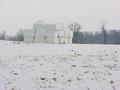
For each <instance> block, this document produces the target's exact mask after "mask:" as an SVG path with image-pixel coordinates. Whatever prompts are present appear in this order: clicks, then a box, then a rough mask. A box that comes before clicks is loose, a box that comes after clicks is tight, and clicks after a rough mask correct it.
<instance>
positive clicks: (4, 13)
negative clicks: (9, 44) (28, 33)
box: [0, 0, 120, 34]
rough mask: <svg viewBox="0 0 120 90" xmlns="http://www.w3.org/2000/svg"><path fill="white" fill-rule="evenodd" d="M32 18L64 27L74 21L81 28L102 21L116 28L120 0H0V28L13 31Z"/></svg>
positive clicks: (93, 27)
mask: <svg viewBox="0 0 120 90" xmlns="http://www.w3.org/2000/svg"><path fill="white" fill-rule="evenodd" d="M36 20H44V21H46V22H48V23H64V24H65V26H67V25H68V24H69V23H71V22H72V21H77V22H79V23H80V24H81V25H82V26H83V30H96V29H98V26H99V24H100V22H101V20H103V21H106V22H108V28H111V29H112V28H115V29H120V0H0V31H2V30H6V31H7V32H8V33H10V34H12V33H13V34H14V33H16V31H17V30H19V29H20V28H32V24H33V23H34V22H35V21H36Z"/></svg>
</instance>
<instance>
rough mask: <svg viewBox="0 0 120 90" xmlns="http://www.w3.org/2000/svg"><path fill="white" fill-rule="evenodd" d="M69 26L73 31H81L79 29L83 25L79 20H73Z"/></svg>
mask: <svg viewBox="0 0 120 90" xmlns="http://www.w3.org/2000/svg"><path fill="white" fill-rule="evenodd" d="M68 27H69V29H70V30H71V31H73V32H79V30H80V29H81V28H82V27H81V25H80V24H79V23H77V22H73V23H72V24H70V25H69V26H68Z"/></svg>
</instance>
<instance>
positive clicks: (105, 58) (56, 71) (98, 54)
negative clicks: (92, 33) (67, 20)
mask: <svg viewBox="0 0 120 90" xmlns="http://www.w3.org/2000/svg"><path fill="white" fill-rule="evenodd" d="M0 90H120V46H119V45H116V46H115V45H74V44H61V45H58V44H24V43H20V44H17V43H13V42H7V41H0Z"/></svg>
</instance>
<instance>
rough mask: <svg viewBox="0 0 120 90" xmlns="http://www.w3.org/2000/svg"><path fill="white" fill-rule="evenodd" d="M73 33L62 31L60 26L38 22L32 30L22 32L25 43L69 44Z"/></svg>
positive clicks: (62, 28)
mask: <svg viewBox="0 0 120 90" xmlns="http://www.w3.org/2000/svg"><path fill="white" fill-rule="evenodd" d="M72 37H73V32H72V31H70V30H64V27H63V25H62V24H58V25H57V24H45V23H43V22H42V21H38V22H36V23H34V24H33V28H32V29H25V30H24V42H25V43H48V44H70V43H72Z"/></svg>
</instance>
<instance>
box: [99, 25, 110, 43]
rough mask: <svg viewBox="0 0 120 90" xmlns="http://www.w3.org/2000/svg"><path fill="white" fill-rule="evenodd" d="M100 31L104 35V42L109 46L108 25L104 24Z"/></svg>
mask: <svg viewBox="0 0 120 90" xmlns="http://www.w3.org/2000/svg"><path fill="white" fill-rule="evenodd" d="M100 30H101V32H102V34H103V40H104V41H103V43H104V44H107V40H108V37H107V30H106V23H102V24H101V25H100Z"/></svg>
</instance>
